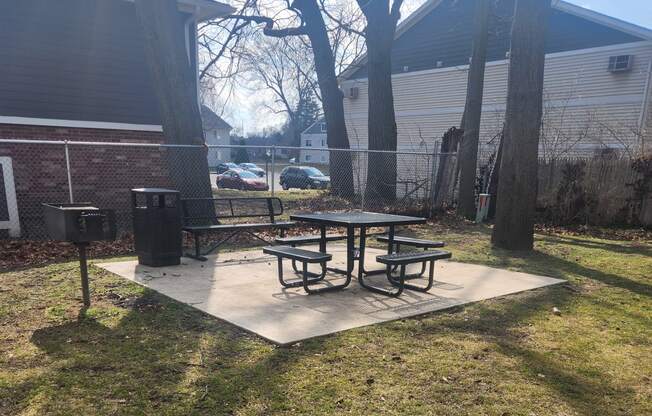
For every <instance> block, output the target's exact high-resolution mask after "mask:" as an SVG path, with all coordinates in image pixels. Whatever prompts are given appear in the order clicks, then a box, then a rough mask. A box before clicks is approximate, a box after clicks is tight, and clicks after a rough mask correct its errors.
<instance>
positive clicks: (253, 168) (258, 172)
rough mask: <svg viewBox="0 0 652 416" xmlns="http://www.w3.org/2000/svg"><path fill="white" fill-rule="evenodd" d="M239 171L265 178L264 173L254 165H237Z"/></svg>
mask: <svg viewBox="0 0 652 416" xmlns="http://www.w3.org/2000/svg"><path fill="white" fill-rule="evenodd" d="M238 167H239V168H240V169H244V170H248V171H249V172H251V173H255V174H256V175H258V176H260V177H263V176H265V171H264V170H262V169H261V168H259V167H258V166H256V164H255V163H240V164H239V165H238Z"/></svg>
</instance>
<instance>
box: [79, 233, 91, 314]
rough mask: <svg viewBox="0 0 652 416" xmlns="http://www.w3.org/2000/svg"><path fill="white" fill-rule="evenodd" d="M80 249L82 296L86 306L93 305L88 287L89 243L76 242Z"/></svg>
mask: <svg viewBox="0 0 652 416" xmlns="http://www.w3.org/2000/svg"><path fill="white" fill-rule="evenodd" d="M75 245H76V246H77V249H78V250H79V271H80V274H81V284H82V297H83V299H84V306H86V307H88V306H91V295H90V289H89V288H88V264H87V261H86V248H87V247H88V243H75Z"/></svg>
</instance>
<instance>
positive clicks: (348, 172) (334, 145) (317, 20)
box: [293, 0, 354, 198]
mask: <svg viewBox="0 0 652 416" xmlns="http://www.w3.org/2000/svg"><path fill="white" fill-rule="evenodd" d="M293 7H295V8H296V9H297V10H299V11H300V12H301V16H302V18H303V21H304V22H305V30H306V34H307V35H308V38H309V39H310V44H311V46H312V50H313V54H314V56H315V71H316V72H317V82H318V83H319V90H320V92H321V97H322V108H323V110H324V118H325V119H326V137H327V138H326V141H327V143H328V148H329V149H347V150H348V149H350V145H349V136H348V134H347V131H346V123H345V119H344V95H343V94H342V91H341V90H340V88H339V85H338V84H337V76H336V75H335V59H334V57H333V50H332V48H331V44H330V40H329V39H328V33H327V30H326V24H325V23H324V18H323V17H322V15H321V12H320V10H319V6H318V4H317V1H316V0H296V1H295V2H294V3H293ZM329 153H330V156H329V165H330V172H331V191H332V192H333V194H335V195H338V196H341V197H345V198H350V197H353V195H354V189H353V165H352V162H351V153H350V152H348V151H337V150H335V151H330V152H329Z"/></svg>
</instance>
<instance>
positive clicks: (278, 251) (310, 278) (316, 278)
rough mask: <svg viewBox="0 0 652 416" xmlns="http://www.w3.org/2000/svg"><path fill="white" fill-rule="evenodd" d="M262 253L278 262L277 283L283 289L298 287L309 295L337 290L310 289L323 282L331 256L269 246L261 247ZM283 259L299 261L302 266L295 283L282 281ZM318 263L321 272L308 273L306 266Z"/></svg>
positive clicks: (329, 288) (330, 288)
mask: <svg viewBox="0 0 652 416" xmlns="http://www.w3.org/2000/svg"><path fill="white" fill-rule="evenodd" d="M263 253H265V254H270V255H272V256H276V258H277V261H278V281H279V283H281V285H282V286H283V287H299V286H303V289H304V290H305V291H306V292H307V293H309V294H313V293H320V292H325V291H331V290H335V289H339V286H327V287H323V288H320V289H312V288H311V287H310V285H313V284H315V283H318V282H320V281H323V280H324V277H325V276H326V263H327V262H328V261H330V260H331V259H332V258H333V255H332V254H328V253H322V252H320V251H312V250H304V249H302V248H296V247H291V246H269V247H263ZM283 259H289V260H292V261H293V262H295V261H299V262H301V263H302V264H303V268H302V271H301V280H299V281H295V282H287V281H285V280H284V279H283ZM314 263H319V264H321V267H322V272H321V273H319V274H316V273H310V272H308V264H314Z"/></svg>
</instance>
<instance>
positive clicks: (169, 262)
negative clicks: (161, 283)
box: [138, 256, 181, 267]
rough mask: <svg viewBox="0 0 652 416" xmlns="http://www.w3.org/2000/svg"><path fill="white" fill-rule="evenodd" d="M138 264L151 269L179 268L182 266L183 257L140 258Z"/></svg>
mask: <svg viewBox="0 0 652 416" xmlns="http://www.w3.org/2000/svg"><path fill="white" fill-rule="evenodd" d="M138 264H141V265H143V266H150V267H164V266H178V265H180V264H181V257H151V256H138Z"/></svg>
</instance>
